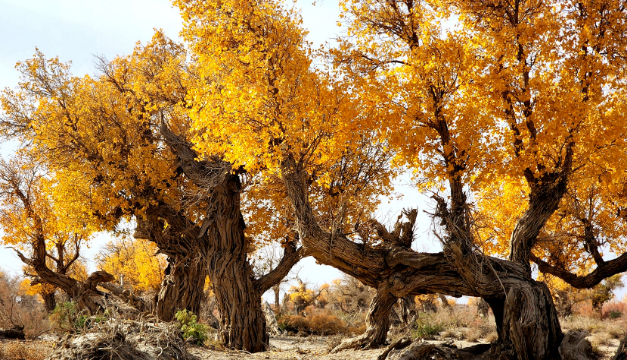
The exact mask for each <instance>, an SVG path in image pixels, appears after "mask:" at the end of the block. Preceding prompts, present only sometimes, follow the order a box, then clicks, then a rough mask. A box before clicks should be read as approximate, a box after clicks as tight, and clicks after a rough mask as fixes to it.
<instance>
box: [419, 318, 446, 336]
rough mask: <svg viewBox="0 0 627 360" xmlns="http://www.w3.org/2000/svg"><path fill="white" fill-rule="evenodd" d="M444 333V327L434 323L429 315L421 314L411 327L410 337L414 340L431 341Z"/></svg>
mask: <svg viewBox="0 0 627 360" xmlns="http://www.w3.org/2000/svg"><path fill="white" fill-rule="evenodd" d="M442 331H444V326H442V325H441V324H439V323H438V322H436V321H434V319H433V317H432V316H431V315H430V314H421V315H420V316H419V317H418V319H416V322H415V323H414V324H413V326H412V332H411V334H412V337H413V338H415V339H433V338H434V337H435V336H436V335H438V334H440V333H441V332H442Z"/></svg>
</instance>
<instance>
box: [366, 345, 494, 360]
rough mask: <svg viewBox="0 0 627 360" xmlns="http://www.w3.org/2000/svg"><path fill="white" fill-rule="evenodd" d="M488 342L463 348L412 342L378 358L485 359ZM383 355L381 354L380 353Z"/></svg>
mask: <svg viewBox="0 0 627 360" xmlns="http://www.w3.org/2000/svg"><path fill="white" fill-rule="evenodd" d="M490 348H491V345H490V344H478V345H475V346H470V347H467V348H463V349H458V348H457V347H456V346H455V345H449V344H428V343H424V342H420V341H418V342H414V343H412V344H411V345H410V346H409V347H406V348H404V349H401V350H397V349H390V351H389V352H388V353H387V356H386V357H385V358H381V357H379V359H378V360H384V359H387V360H414V359H433V360H453V359H456V360H473V359H485V358H486V355H487V354H488V352H489V351H490ZM382 355H383V354H382ZM487 358H489V356H488V357H487Z"/></svg>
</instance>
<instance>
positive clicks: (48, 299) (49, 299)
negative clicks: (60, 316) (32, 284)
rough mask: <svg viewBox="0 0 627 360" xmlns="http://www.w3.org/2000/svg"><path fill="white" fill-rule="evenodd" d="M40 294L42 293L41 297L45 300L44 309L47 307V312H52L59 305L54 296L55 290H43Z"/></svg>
mask: <svg viewBox="0 0 627 360" xmlns="http://www.w3.org/2000/svg"><path fill="white" fill-rule="evenodd" d="M39 295H41V298H42V299H43V300H44V309H46V311H47V312H52V311H53V310H54V308H55V307H57V301H56V299H55V297H54V291H53V292H43V293H40V294H39Z"/></svg>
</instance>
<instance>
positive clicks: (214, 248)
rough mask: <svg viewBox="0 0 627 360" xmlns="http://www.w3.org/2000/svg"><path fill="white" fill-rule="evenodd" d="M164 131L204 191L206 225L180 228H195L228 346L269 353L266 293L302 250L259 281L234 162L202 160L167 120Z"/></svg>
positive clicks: (293, 251) (291, 252)
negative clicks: (263, 298)
mask: <svg viewBox="0 0 627 360" xmlns="http://www.w3.org/2000/svg"><path fill="white" fill-rule="evenodd" d="M160 131H161V135H162V136H163V140H164V141H165V142H166V143H167V144H168V146H169V147H170V149H171V150H172V152H173V153H174V154H175V155H176V156H177V160H178V165H179V167H180V169H182V171H183V172H184V174H185V176H186V177H188V178H189V179H190V180H191V181H192V182H193V183H194V184H196V185H197V186H198V187H200V188H201V189H203V191H202V192H203V194H202V196H203V198H204V199H203V200H204V201H205V202H206V204H207V212H206V215H205V218H204V220H203V223H202V225H201V226H200V227H197V226H195V224H193V223H191V224H190V221H188V220H186V221H185V222H184V223H181V224H179V225H178V227H179V228H181V229H182V230H183V231H185V232H189V229H193V232H194V234H189V235H186V241H187V242H188V243H194V242H195V243H196V245H195V247H194V248H193V250H194V251H200V252H201V253H202V255H203V256H204V258H205V259H206V264H207V274H208V275H209V278H210V279H211V283H212V285H213V290H214V292H215V299H216V304H217V305H218V309H219V311H220V332H221V334H222V338H223V341H224V346H226V347H227V348H233V349H238V350H245V351H249V352H258V351H264V350H266V349H267V346H268V343H269V338H268V334H267V333H266V320H265V316H264V313H263V311H262V309H261V295H263V293H265V292H266V291H267V290H268V289H270V288H271V287H272V286H273V285H276V284H277V283H279V282H280V280H282V279H283V278H284V277H285V276H286V275H287V273H288V272H289V270H290V269H291V268H292V267H293V266H294V265H295V264H296V263H297V262H298V261H299V260H300V258H301V256H302V253H303V252H302V248H301V249H298V250H297V249H296V247H295V246H294V245H293V244H289V245H288V247H286V249H285V253H284V256H283V259H282V260H281V262H280V263H279V265H278V266H277V267H276V268H275V269H274V270H272V271H271V272H270V273H268V274H267V275H265V276H263V277H261V278H259V279H255V278H254V276H253V271H252V268H251V266H250V264H249V262H248V258H247V253H248V251H249V250H250V248H251V246H250V245H251V244H250V242H249V241H248V240H247V238H246V237H245V236H244V229H245V227H246V225H245V222H244V218H243V216H242V214H241V210H240V206H241V205H240V192H241V183H240V179H239V177H238V176H237V175H234V174H233V172H232V164H230V163H227V162H225V161H223V160H221V159H220V158H219V157H218V156H213V157H209V158H208V159H207V160H198V158H199V156H198V154H196V152H195V151H194V150H193V149H192V145H191V144H190V143H188V142H187V141H186V140H185V139H184V138H183V137H181V136H178V135H176V134H174V133H173V132H172V131H171V130H170V129H169V128H168V127H167V126H166V124H165V123H162V126H161V129H160ZM168 223H170V220H168ZM192 239H195V241H192ZM199 239H201V242H200V243H199V242H198V241H199ZM200 291H202V287H201V288H200Z"/></svg>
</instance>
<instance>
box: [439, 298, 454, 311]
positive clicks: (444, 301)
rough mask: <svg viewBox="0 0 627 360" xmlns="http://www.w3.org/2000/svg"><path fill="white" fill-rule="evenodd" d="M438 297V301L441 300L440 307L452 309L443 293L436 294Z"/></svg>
mask: <svg viewBox="0 0 627 360" xmlns="http://www.w3.org/2000/svg"><path fill="white" fill-rule="evenodd" d="M438 297H439V298H440V301H441V302H442V309H446V310H453V307H452V306H451V304H449V303H448V299H447V298H446V296H445V295H443V294H438Z"/></svg>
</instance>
